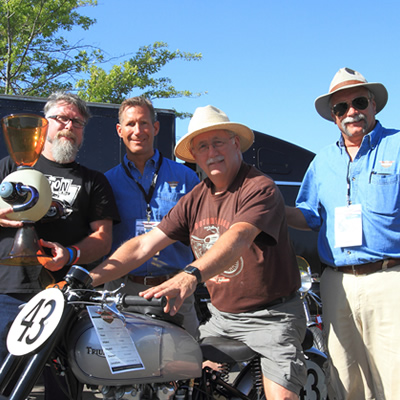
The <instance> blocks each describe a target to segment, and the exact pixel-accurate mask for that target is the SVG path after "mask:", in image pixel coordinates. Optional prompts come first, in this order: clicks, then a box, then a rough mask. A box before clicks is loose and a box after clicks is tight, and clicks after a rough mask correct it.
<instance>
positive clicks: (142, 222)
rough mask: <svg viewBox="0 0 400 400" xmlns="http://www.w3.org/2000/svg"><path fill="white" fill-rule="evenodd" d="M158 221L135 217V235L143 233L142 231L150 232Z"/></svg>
mask: <svg viewBox="0 0 400 400" xmlns="http://www.w3.org/2000/svg"><path fill="white" fill-rule="evenodd" d="M159 223H160V221H147V219H137V220H136V234H135V236H139V235H143V234H144V233H147V232H150V231H151V230H152V229H153V228H155V227H156V226H157V225H158V224H159Z"/></svg>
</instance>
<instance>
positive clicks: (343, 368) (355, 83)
mask: <svg viewBox="0 0 400 400" xmlns="http://www.w3.org/2000/svg"><path fill="white" fill-rule="evenodd" d="M387 99H388V94H387V91H386V88H385V87H384V86H383V85H382V84H380V83H368V82H367V80H366V79H365V78H364V77H363V76H362V75H361V74H360V73H359V72H357V71H354V70H352V69H349V68H342V69H340V70H339V71H338V72H337V74H336V75H335V77H334V78H333V80H332V83H331V85H330V89H329V93H328V94H325V95H323V96H320V97H318V98H317V99H316V101H315V107H316V109H317V112H318V113H319V114H320V115H321V116H322V117H323V118H325V119H327V120H330V121H333V122H334V123H335V124H336V125H337V126H338V128H339V130H340V131H341V135H340V138H339V140H338V141H337V142H336V143H334V144H332V145H330V146H328V147H326V148H325V149H323V150H322V151H321V152H320V153H319V154H318V155H317V156H316V157H315V159H314V160H313V162H312V163H311V165H310V167H309V169H308V171H307V173H306V175H305V178H304V181H303V183H302V186H301V189H300V192H299V195H298V198H297V202H296V207H297V208H287V216H288V224H289V225H290V226H292V227H295V228H298V229H307V228H311V229H313V230H318V231H319V240H318V250H319V255H320V257H321V260H322V262H323V263H325V264H326V265H327V268H326V269H325V270H324V272H323V274H322V278H321V294H322V302H323V305H324V327H325V328H326V332H325V333H326V335H327V342H328V349H329V353H330V356H331V359H332V364H333V368H332V379H333V383H334V384H335V389H336V392H337V395H338V399H360V400H361V399H362V400H364V399H399V398H400V385H399V384H398V371H399V369H400V350H399V346H398V335H399V332H400V318H398V316H397V315H396V314H395V313H393V311H392V309H393V306H394V305H397V304H399V301H400V290H399V288H400V212H399V211H400V179H399V177H400V163H399V154H400V135H399V133H398V130H394V129H385V128H384V127H383V126H382V125H381V124H380V122H379V121H377V120H376V119H375V115H376V114H377V113H379V112H380V111H381V110H382V109H383V107H384V106H385V105H386V102H387Z"/></svg>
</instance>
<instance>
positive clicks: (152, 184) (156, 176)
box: [121, 153, 163, 222]
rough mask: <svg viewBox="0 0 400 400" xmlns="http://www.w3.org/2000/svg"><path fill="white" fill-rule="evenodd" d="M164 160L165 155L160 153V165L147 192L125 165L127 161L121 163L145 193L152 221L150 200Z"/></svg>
mask: <svg viewBox="0 0 400 400" xmlns="http://www.w3.org/2000/svg"><path fill="white" fill-rule="evenodd" d="M162 161H163V155H162V154H161V153H160V159H159V161H158V166H157V169H156V172H155V173H154V175H153V179H152V180H151V185H150V189H149V193H146V191H145V190H144V188H143V186H142V185H141V184H140V183H139V182H138V181H137V180H136V179H135V178H134V177H133V175H132V174H131V171H129V169H128V167H127V166H126V165H125V163H124V162H123V161H122V163H121V164H122V166H123V167H124V170H125V172H126V174H127V175H128V176H129V178H131V179H133V180H134V181H135V182H136V185H138V188H139V189H140V190H141V192H142V193H143V196H144V199H145V200H146V203H147V208H146V214H147V222H150V219H151V207H150V201H151V198H152V197H153V194H154V189H155V188H156V183H157V178H158V172H159V171H160V168H161V164H162Z"/></svg>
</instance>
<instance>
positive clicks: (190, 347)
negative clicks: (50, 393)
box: [68, 311, 202, 386]
mask: <svg viewBox="0 0 400 400" xmlns="http://www.w3.org/2000/svg"><path fill="white" fill-rule="evenodd" d="M122 314H123V315H124V316H125V317H126V325H125V327H126V328H127V331H128V332H129V336H130V338H131V339H132V342H133V343H134V347H135V348H136V350H137V353H138V357H137V358H136V359H135V362H134V363H132V365H131V366H130V367H131V368H129V366H128V368H126V369H124V368H120V369H118V368H117V369H115V370H114V369H113V368H112V365H111V366H110V360H107V358H106V355H105V353H104V351H103V347H102V345H101V341H100V339H99V336H98V332H97V331H96V328H95V327H94V325H93V323H92V320H91V318H90V316H89V314H88V312H87V311H85V312H83V313H82V314H81V315H80V318H79V319H78V321H77V322H76V323H75V324H74V326H73V328H72V329H71V334H70V336H69V343H68V349H69V350H68V361H69V364H70V366H71V368H72V371H73V373H74V374H75V376H76V377H77V379H79V381H80V382H82V383H85V384H88V385H112V386H117V385H132V384H134V383H152V382H169V381H175V380H182V379H189V378H196V377H199V376H200V375H201V364H202V353H201V350H200V346H199V345H198V343H197V342H196V341H195V339H194V338H193V337H192V336H191V335H190V334H189V333H187V332H186V331H185V330H184V329H182V328H180V327H179V326H176V325H174V324H172V323H169V322H166V321H163V320H160V319H155V318H152V317H149V316H146V315H142V314H136V313H125V312H124V313H122ZM114 319H115V317H114ZM112 320H113V318H110V321H111V322H110V321H108V323H110V324H112ZM125 332H126V331H125ZM103 346H104V343H103Z"/></svg>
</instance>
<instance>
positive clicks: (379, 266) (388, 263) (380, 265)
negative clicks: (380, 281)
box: [330, 258, 400, 275]
mask: <svg viewBox="0 0 400 400" xmlns="http://www.w3.org/2000/svg"><path fill="white" fill-rule="evenodd" d="M396 265H400V259H398V258H388V259H386V260H380V261H376V262H372V263H367V264H359V265H345V266H343V267H330V268H332V269H333V270H334V271H337V272H343V273H344V274H352V275H369V274H373V273H374V272H377V271H382V270H385V269H387V268H392V267H395V266H396Z"/></svg>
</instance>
